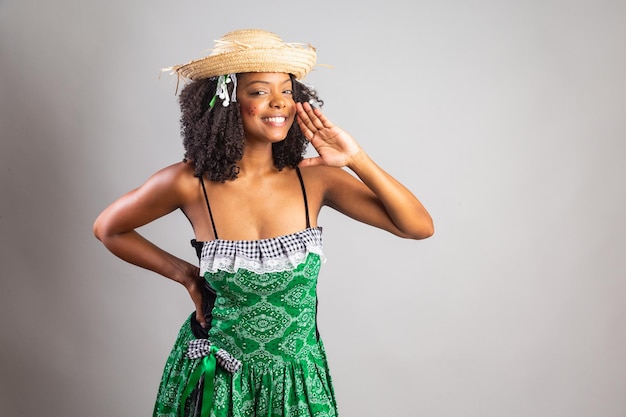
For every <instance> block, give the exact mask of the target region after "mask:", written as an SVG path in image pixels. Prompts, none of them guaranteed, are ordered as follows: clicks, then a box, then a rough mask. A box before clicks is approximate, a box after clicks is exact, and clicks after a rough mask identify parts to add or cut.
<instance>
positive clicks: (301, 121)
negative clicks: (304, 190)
mask: <svg viewBox="0 0 626 417" xmlns="http://www.w3.org/2000/svg"><path fill="white" fill-rule="evenodd" d="M296 109H297V111H298V125H299V126H300V130H302V133H303V134H304V137H306V138H307V139H308V140H309V142H311V145H313V147H314V148H315V150H316V151H317V153H318V154H319V156H317V157H313V158H305V159H303V160H302V162H301V163H300V166H302V167H306V166H313V165H328V166H332V167H339V168H341V167H344V166H348V165H350V163H351V162H352V160H353V159H354V157H355V156H356V155H357V154H359V153H360V152H362V150H361V148H360V147H359V145H358V144H357V143H356V141H355V140H354V139H353V138H352V136H350V135H349V134H348V133H347V132H346V131H344V130H343V129H341V128H340V127H338V126H335V125H334V124H332V123H331V121H330V120H328V119H327V118H326V116H324V114H323V113H322V111H321V110H320V109H314V108H313V107H312V106H311V105H310V104H309V103H296Z"/></svg>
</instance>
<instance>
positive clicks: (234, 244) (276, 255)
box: [200, 227, 324, 276]
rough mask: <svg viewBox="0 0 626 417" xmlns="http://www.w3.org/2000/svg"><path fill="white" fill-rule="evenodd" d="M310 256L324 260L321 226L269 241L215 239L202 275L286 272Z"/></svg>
mask: <svg viewBox="0 0 626 417" xmlns="http://www.w3.org/2000/svg"><path fill="white" fill-rule="evenodd" d="M309 253H316V254H318V255H320V257H322V259H324V256H323V253H322V228H321V227H315V228H308V229H305V230H303V231H300V232H296V233H293V234H290V235H285V236H278V237H274V238H269V239H260V240H222V239H217V240H212V241H209V242H205V243H204V246H203V248H202V255H201V258H200V275H202V276H203V275H204V273H205V272H217V271H220V270H221V271H227V272H235V271H237V270H238V269H242V268H243V269H247V270H249V271H252V272H255V273H259V274H261V273H265V272H278V271H287V270H290V269H293V268H295V267H297V266H298V265H300V264H301V263H302V262H304V261H305V260H306V257H307V255H308V254H309Z"/></svg>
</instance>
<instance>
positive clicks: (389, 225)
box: [297, 103, 434, 239]
mask: <svg viewBox="0 0 626 417" xmlns="http://www.w3.org/2000/svg"><path fill="white" fill-rule="evenodd" d="M297 108H298V123H299V125H300V128H301V129H302V132H303V133H304V135H305V136H306V137H307V139H309V141H310V142H311V144H312V145H313V146H314V147H315V149H316V150H317V152H318V154H319V156H318V157H314V158H308V159H305V160H304V161H302V164H301V165H302V166H315V165H326V166H328V167H335V168H341V167H348V168H350V169H351V170H352V171H353V172H354V173H355V174H356V175H357V176H358V177H359V178H360V180H361V181H359V180H358V179H356V178H354V177H353V176H352V175H350V174H349V173H347V172H345V171H343V170H342V169H324V170H320V176H321V177H323V178H321V179H322V180H323V182H324V183H325V184H326V186H325V201H326V204H328V205H329V206H331V207H334V208H335V209H337V210H339V211H340V212H342V213H344V214H346V215H348V216H350V217H352V218H354V219H356V220H359V221H362V222H364V223H367V224H370V225H373V226H376V227H379V228H381V229H384V230H387V231H389V232H391V233H394V234H396V235H398V236H401V237H405V238H412V239H425V238H427V237H429V236H431V235H432V234H433V233H434V226H433V221H432V219H431V217H430V215H429V214H428V211H427V210H426V209H425V208H424V206H423V205H422V203H421V202H420V201H419V200H418V199H417V197H415V195H413V193H412V192H411V191H409V190H408V189H407V188H406V187H405V186H403V185H402V184H401V183H400V182H398V181H397V180H396V179H395V178H393V177H392V176H391V175H389V174H388V173H387V172H385V171H384V170H383V169H382V168H380V167H379V166H378V165H376V163H374V161H372V159H371V158H370V157H369V156H368V155H367V154H366V153H365V152H364V151H363V150H362V149H361V148H360V147H359V145H358V144H357V143H356V142H355V141H354V139H353V138H352V137H351V136H350V135H349V134H348V133H346V132H345V131H343V130H342V129H340V128H339V127H337V126H334V125H333V124H332V123H331V122H330V121H329V120H328V119H327V118H326V117H325V116H324V115H323V113H322V112H321V111H320V110H319V109H313V108H312V107H311V106H310V105H309V104H308V103H304V105H303V104H300V103H298V105H297Z"/></svg>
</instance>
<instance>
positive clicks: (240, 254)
mask: <svg viewBox="0 0 626 417" xmlns="http://www.w3.org/2000/svg"><path fill="white" fill-rule="evenodd" d="M321 233H322V232H321V228H311V227H307V229H305V230H303V231H301V232H297V233H294V234H291V235H286V236H280V237H276V238H271V239H262V240H257V241H228V240H220V239H217V240H213V241H209V242H204V243H200V244H199V245H201V246H199V247H198V248H197V249H198V251H199V255H200V269H201V275H202V276H204V278H205V281H206V283H207V289H208V291H209V293H208V294H209V295H208V296H207V297H206V298H207V299H209V301H208V306H207V308H205V312H206V311H207V309H208V310H210V313H209V314H208V315H207V317H208V318H209V319H210V321H209V322H210V323H211V326H210V328H209V330H208V334H207V333H204V334H202V330H198V329H199V326H197V322H195V317H194V315H193V314H192V315H191V316H190V318H189V320H188V321H186V322H185V323H184V325H183V327H182V329H181V330H180V333H179V336H178V339H177V340H176V343H175V345H174V348H173V349H172V352H171V354H170V356H169V358H168V360H167V363H166V365H165V370H164V373H163V378H162V380H161V385H160V387H159V392H158V396H157V402H156V405H155V408H154V416H155V417H178V416H185V417H190V416H192V417H260V416H263V417H277V416H284V417H296V416H306V417H334V416H336V415H337V410H336V402H335V396H334V393H333V388H332V384H331V378H330V375H329V373H328V366H327V362H326V356H325V353H324V347H323V344H322V341H321V339H320V338H319V334H318V332H317V326H316V308H317V297H316V285H317V277H318V272H319V269H320V265H321V263H322V260H323V253H322V236H321ZM211 295H212V296H211ZM205 301H206V300H205ZM194 322H195V326H194ZM205 335H206V336H208V341H209V342H210V344H211V346H215V348H216V349H217V348H219V349H222V351H225V352H228V354H230V355H232V357H234V358H235V359H236V360H238V361H240V362H241V367H240V368H239V369H238V370H237V371H236V372H234V373H231V372H229V371H227V370H225V369H224V368H222V367H221V366H219V365H218V366H217V367H216V369H215V371H214V374H206V373H205V374H203V377H202V378H201V379H200V380H199V381H198V382H197V383H196V381H195V380H194V379H193V378H192V375H193V374H194V373H195V374H196V375H198V367H200V366H203V365H201V364H202V361H203V359H190V358H188V357H187V352H188V347H189V344H190V343H189V342H190V341H193V340H196V339H199V338H202V337H205ZM207 378H211V380H212V381H207ZM190 381H191V385H193V386H189V385H190ZM211 382H213V387H212V389H211V388H209V391H212V395H211V394H210V392H209V393H208V394H207V391H206V390H205V389H204V388H205V387H204V385H205V384H207V383H209V384H210V383H211ZM209 387H210V385H209ZM186 393H187V394H188V395H186ZM207 396H208V397H209V398H207ZM207 401H209V403H208V404H209V406H210V409H207V408H206V404H207ZM203 406H205V409H204V410H203V409H202V408H203ZM209 410H210V411H209Z"/></svg>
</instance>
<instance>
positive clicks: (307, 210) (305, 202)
mask: <svg viewBox="0 0 626 417" xmlns="http://www.w3.org/2000/svg"><path fill="white" fill-rule="evenodd" d="M296 172H297V173H298V179H299V180H300V187H302V197H303V198H304V212H305V214H306V228H307V229H309V228H310V227H311V222H310V220H309V202H308V201H307V199H306V189H305V188H304V180H303V179H302V174H301V173H300V168H299V167H296ZM207 204H208V203H207Z"/></svg>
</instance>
